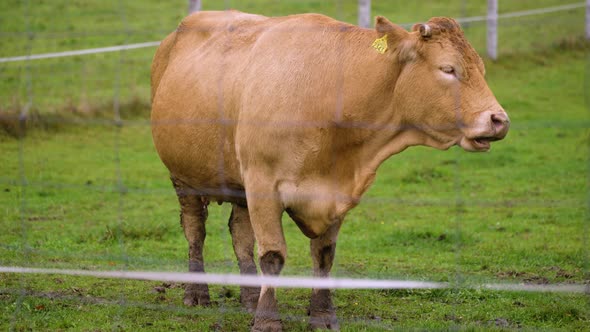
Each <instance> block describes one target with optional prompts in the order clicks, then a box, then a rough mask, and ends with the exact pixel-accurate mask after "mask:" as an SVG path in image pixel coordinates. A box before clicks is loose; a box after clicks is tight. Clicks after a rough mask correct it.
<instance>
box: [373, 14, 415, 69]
mask: <svg viewBox="0 0 590 332" xmlns="http://www.w3.org/2000/svg"><path fill="white" fill-rule="evenodd" d="M375 30H377V32H378V33H380V34H386V35H387V36H388V44H390V45H389V46H391V48H392V49H395V50H397V54H398V59H399V61H400V62H408V61H412V60H414V59H415V58H416V48H415V45H416V41H415V40H414V38H410V37H409V36H410V33H409V32H408V31H406V29H404V28H402V27H400V26H399V25H397V24H393V23H391V22H390V21H389V20H388V19H386V18H385V17H383V16H377V19H376V21H375Z"/></svg>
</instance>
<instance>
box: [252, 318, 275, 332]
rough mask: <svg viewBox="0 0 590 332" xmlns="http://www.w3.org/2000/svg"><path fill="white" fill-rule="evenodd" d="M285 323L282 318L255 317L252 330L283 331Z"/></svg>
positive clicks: (259, 331) (253, 331)
mask: <svg viewBox="0 0 590 332" xmlns="http://www.w3.org/2000/svg"><path fill="white" fill-rule="evenodd" d="M281 331H283V324H281V321H280V320H269V319H254V325H253V326H252V332H281Z"/></svg>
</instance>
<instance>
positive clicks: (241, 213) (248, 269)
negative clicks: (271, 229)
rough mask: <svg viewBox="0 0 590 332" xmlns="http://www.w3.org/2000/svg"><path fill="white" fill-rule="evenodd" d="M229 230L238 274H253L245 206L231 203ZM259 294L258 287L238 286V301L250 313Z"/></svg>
mask: <svg viewBox="0 0 590 332" xmlns="http://www.w3.org/2000/svg"><path fill="white" fill-rule="evenodd" d="M229 230H230V232H231V237H232V243H233V247H234V253H235V254H236V257H237V258H238V266H239V267H240V274H253V275H255V274H256V273H257V271H256V263H254V243H255V238H254V231H253V230H252V225H251V224H250V215H249V214H248V209H247V208H245V207H242V206H239V205H237V204H232V211H231V216H230V218H229ZM259 296H260V287H240V302H241V303H242V306H244V308H246V309H247V310H248V312H250V313H254V312H255V311H256V304H257V303H258V297H259Z"/></svg>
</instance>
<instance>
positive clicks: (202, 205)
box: [172, 178, 210, 306]
mask: <svg viewBox="0 0 590 332" xmlns="http://www.w3.org/2000/svg"><path fill="white" fill-rule="evenodd" d="M172 183H173V184H174V189H176V195H177V196H178V201H179V202H180V224H181V226H182V228H183V230H184V236H185V237H186V240H187V241H188V270H189V272H205V268H204V265H203V244H204V242H205V220H207V201H206V200H205V199H204V198H203V197H202V196H199V195H198V194H197V193H196V191H195V190H194V189H192V188H190V187H188V186H186V185H185V184H184V183H182V182H180V181H179V180H177V179H174V178H172ZM209 303H210V298H209V288H208V287H207V285H206V284H186V288H185V290H184V304H186V305H188V306H194V305H203V306H206V305H209Z"/></svg>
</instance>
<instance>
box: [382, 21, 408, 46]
mask: <svg viewBox="0 0 590 332" xmlns="http://www.w3.org/2000/svg"><path fill="white" fill-rule="evenodd" d="M375 30H377V32H378V33H380V34H386V35H387V36H388V37H390V38H391V39H392V41H396V42H397V41H400V40H402V39H403V38H404V37H406V36H407V35H408V34H409V33H408V32H407V31H406V29H404V28H402V27H400V26H399V25H397V24H393V23H391V22H390V21H389V20H388V19H386V18H385V17H383V16H377V18H376V19H375Z"/></svg>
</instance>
